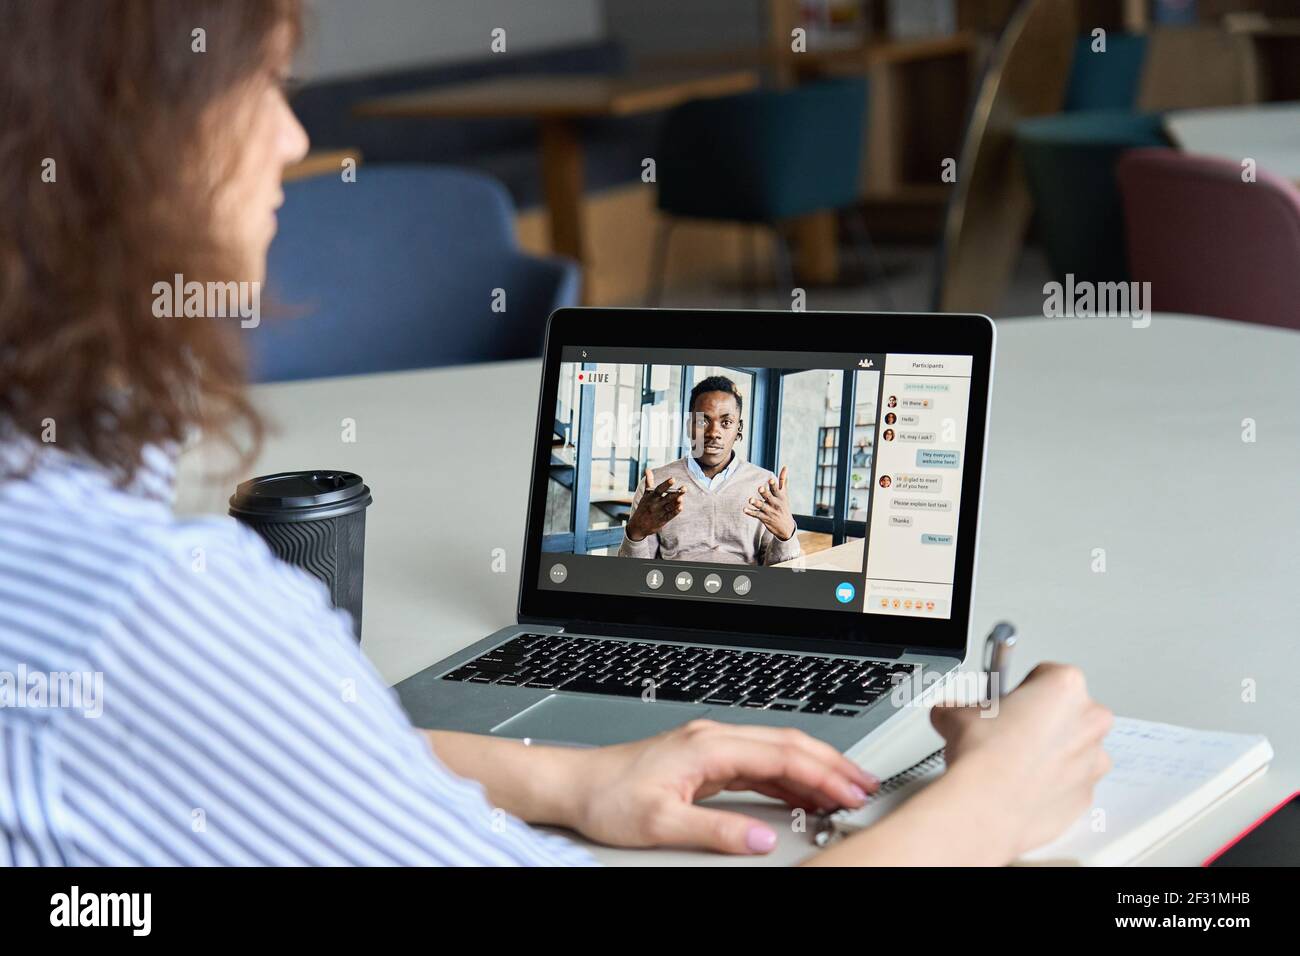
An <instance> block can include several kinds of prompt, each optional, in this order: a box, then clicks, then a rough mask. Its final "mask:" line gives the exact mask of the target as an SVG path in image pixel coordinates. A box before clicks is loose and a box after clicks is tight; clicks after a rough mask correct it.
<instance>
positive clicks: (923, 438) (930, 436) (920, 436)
mask: <svg viewBox="0 0 1300 956" xmlns="http://www.w3.org/2000/svg"><path fill="white" fill-rule="evenodd" d="M934 439H935V435H934V432H905V431H899V433H898V440H899V441H910V442H931V441H934Z"/></svg>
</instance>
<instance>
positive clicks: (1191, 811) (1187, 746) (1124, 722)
mask: <svg viewBox="0 0 1300 956" xmlns="http://www.w3.org/2000/svg"><path fill="white" fill-rule="evenodd" d="M1104 746H1105V748H1106V752H1107V753H1109V754H1110V757H1111V760H1112V762H1113V766H1112V768H1111V771H1110V773H1108V774H1107V775H1106V776H1105V777H1104V778H1103V779H1102V781H1101V782H1100V783H1099V784H1098V785H1097V787H1096V789H1095V790H1094V792H1093V805H1092V807H1091V808H1090V809H1089V810H1088V811H1087V812H1086V813H1084V814H1083V815H1082V816H1081V817H1079V819H1078V820H1076V821H1075V822H1074V823H1073V824H1072V825H1071V826H1070V827H1068V828H1067V829H1066V830H1065V832H1064V833H1062V834H1061V835H1060V836H1059V837H1057V838H1056V839H1055V840H1053V841H1052V842H1051V843H1048V844H1046V845H1044V846H1041V847H1039V848H1038V849H1036V850H1031V851H1030V852H1028V853H1026V854H1025V855H1024V856H1022V857H1021V858H1020V859H1019V860H1018V861H1017V862H1019V863H1024V864H1074V865H1084V866H1114V865H1118V864H1121V863H1127V862H1130V861H1131V860H1133V859H1134V858H1135V857H1137V856H1139V855H1140V854H1142V853H1144V852H1145V851H1147V850H1149V849H1150V848H1151V847H1152V846H1154V845H1155V844H1156V843H1158V842H1160V841H1161V840H1162V839H1164V838H1165V837H1166V836H1168V835H1170V834H1171V833H1173V832H1174V831H1175V830H1177V829H1178V828H1179V827H1181V826H1183V825H1184V824H1185V823H1187V822H1188V821H1190V820H1191V819H1193V818H1194V817H1195V816H1197V815H1198V814H1199V813H1201V812H1202V811H1203V810H1205V809H1206V808H1208V807H1209V806H1211V805H1212V804H1213V803H1215V802H1216V801H1217V800H1219V799H1220V798H1222V797H1223V796H1224V795H1225V794H1226V793H1228V792H1229V791H1230V790H1232V789H1233V788H1234V787H1237V786H1238V785H1240V784H1241V783H1242V782H1243V781H1244V780H1246V779H1248V778H1249V777H1250V776H1251V775H1253V774H1254V773H1256V772H1257V771H1258V770H1260V769H1261V768H1263V767H1265V766H1267V765H1268V762H1269V761H1270V760H1272V759H1273V748H1272V747H1271V746H1270V745H1269V742H1268V740H1267V739H1265V738H1264V737H1262V736H1260V735H1258V734H1233V733H1223V732H1220V731H1206V730H1189V729H1188V728H1186V727H1175V726H1174V725H1173V724H1157V723H1151V722H1149V721H1145V720H1134V719H1132V718H1127V717H1119V718H1116V720H1115V724H1114V726H1113V727H1112V728H1111V731H1110V733H1109V734H1107V735H1106V740H1105V742H1104ZM943 772H944V763H943V758H942V756H941V755H939V754H935V755H932V756H931V757H929V758H927V759H926V760H923V761H921V762H920V763H918V764H916V765H915V766H913V767H911V768H909V769H908V770H905V771H903V772H902V773H899V774H896V775H895V776H894V777H891V778H890V779H889V780H887V781H885V784H884V785H883V786H882V787H881V792H880V794H879V795H877V796H876V797H874V798H872V799H871V800H870V801H868V803H867V805H866V806H864V807H862V808H861V809H859V810H851V811H841V812H840V813H837V814H835V815H834V816H833V817H832V818H831V824H832V826H833V828H834V829H835V830H836V831H838V832H840V833H851V832H853V831H855V830H860V829H862V828H863V827H867V826H870V825H871V824H872V823H874V822H876V821H877V820H879V819H880V818H881V817H883V816H885V815H887V814H888V813H889V812H890V811H892V810H893V809H894V808H895V807H896V806H897V805H898V804H899V803H901V802H902V801H904V800H906V799H907V798H908V797H909V796H911V795H912V794H913V793H915V792H916V791H917V790H919V789H921V788H922V787H924V786H926V785H928V784H929V783H931V782H932V781H934V780H935V779H937V778H938V777H940V776H942V774H943Z"/></svg>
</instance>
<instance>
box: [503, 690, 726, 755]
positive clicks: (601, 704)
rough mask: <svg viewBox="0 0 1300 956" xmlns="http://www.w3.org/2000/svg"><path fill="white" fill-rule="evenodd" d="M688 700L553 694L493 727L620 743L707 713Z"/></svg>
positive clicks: (507, 732)
mask: <svg viewBox="0 0 1300 956" xmlns="http://www.w3.org/2000/svg"><path fill="white" fill-rule="evenodd" d="M708 711H709V708H708V707H697V706H692V705H690V704H668V703H663V704H658V703H656V704H651V703H646V702H644V701H640V700H600V699H599V698H592V697H568V696H565V695H561V694H552V695H551V696H550V697H547V698H545V699H544V700H539V701H538V702H537V703H535V704H533V705H532V706H531V707H529V708H528V709H527V710H522V711H520V712H519V713H517V714H515V715H514V716H513V717H511V718H510V719H509V720H506V721H503V722H502V723H499V724H497V725H496V726H495V727H493V728H492V733H494V734H499V735H500V736H503V737H531V738H532V739H533V740H535V741H537V742H538V743H546V742H548V741H555V742H557V743H573V744H598V745H604V744H621V743H624V742H626V741H629V740H640V739H641V738H642V737H652V736H654V735H655V734H657V733H660V732H661V731H664V730H668V729H669V728H670V727H677V726H679V725H681V724H684V723H686V722H687V721H688V720H694V719H695V718H696V717H700V716H702V715H703V714H706V713H708Z"/></svg>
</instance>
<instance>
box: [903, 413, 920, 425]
mask: <svg viewBox="0 0 1300 956" xmlns="http://www.w3.org/2000/svg"><path fill="white" fill-rule="evenodd" d="M898 424H900V425H919V424H921V416H920V415H907V414H904V415H899V416H898Z"/></svg>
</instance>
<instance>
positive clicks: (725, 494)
mask: <svg viewBox="0 0 1300 956" xmlns="http://www.w3.org/2000/svg"><path fill="white" fill-rule="evenodd" d="M743 404H744V401H743V399H742V398H741V397H740V392H739V391H737V389H736V383H735V382H733V381H731V379H729V378H724V377H722V376H721V375H714V376H712V377H710V378H706V379H704V381H702V382H700V383H699V384H698V385H696V386H695V387H694V388H693V389H691V404H690V415H689V416H688V422H689V425H688V428H689V432H690V438H691V454H690V455H689V456H687V457H685V458H679V459H678V460H677V461H673V462H669V463H668V464H666V465H663V466H662V467H660V468H659V469H658V470H657V474H656V472H655V471H652V470H651V469H649V468H647V469H646V473H645V480H644V481H643V482H642V483H641V486H640V487H639V488H638V489H637V493H636V496H635V497H634V498H633V499H632V515H631V517H629V518H628V521H627V527H626V528H625V529H624V535H623V544H622V545H620V546H619V549H618V553H619V556H620V557H625V558H662V559H664V560H668V561H712V562H719V563H725V564H776V563H778V562H780V561H789V560H790V559H791V558H797V557H798V556H799V553H800V552H799V537H798V535H797V534H796V533H795V532H796V528H795V523H794V516H793V515H792V514H791V513H790V499H789V496H788V495H787V493H786V477H785V468H784V467H782V469H781V476H780V478H779V479H778V478H777V476H776V475H774V474H772V472H770V471H768V470H767V469H766V468H760V467H758V466H757V465H754V464H751V463H750V462H747V461H745V460H743V459H742V458H741V457H740V455H739V454H738V453H737V452H736V450H735V444H736V442H737V440H739V439H740V438H742V437H743V436H744V424H745V423H744V420H743V419H742V418H741V414H742V413H743V412H744V408H743V407H742V406H743Z"/></svg>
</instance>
